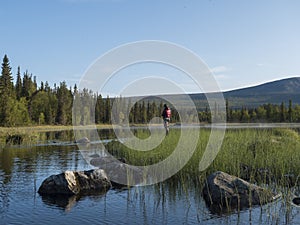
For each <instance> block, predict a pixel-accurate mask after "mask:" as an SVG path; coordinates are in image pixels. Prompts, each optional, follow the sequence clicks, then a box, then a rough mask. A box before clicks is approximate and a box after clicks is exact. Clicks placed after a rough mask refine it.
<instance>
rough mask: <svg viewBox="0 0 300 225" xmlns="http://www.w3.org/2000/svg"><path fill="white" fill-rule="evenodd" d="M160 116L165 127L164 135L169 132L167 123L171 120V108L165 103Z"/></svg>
mask: <svg viewBox="0 0 300 225" xmlns="http://www.w3.org/2000/svg"><path fill="white" fill-rule="evenodd" d="M162 117H163V120H164V127H165V129H166V135H168V134H169V123H170V120H171V109H170V108H169V107H168V106H167V104H164V110H163V112H162Z"/></svg>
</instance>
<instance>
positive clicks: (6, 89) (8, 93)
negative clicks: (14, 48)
mask: <svg viewBox="0 0 300 225" xmlns="http://www.w3.org/2000/svg"><path fill="white" fill-rule="evenodd" d="M0 96H1V98H0V125H1V126H13V125H14V123H15V121H14V115H13V108H14V106H15V104H16V95H15V91H14V84H13V77H12V74H11V67H10V65H9V59H8V57H7V55H5V56H4V58H3V63H2V71H1V76H0Z"/></svg>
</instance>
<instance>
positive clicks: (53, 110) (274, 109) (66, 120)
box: [0, 55, 300, 127]
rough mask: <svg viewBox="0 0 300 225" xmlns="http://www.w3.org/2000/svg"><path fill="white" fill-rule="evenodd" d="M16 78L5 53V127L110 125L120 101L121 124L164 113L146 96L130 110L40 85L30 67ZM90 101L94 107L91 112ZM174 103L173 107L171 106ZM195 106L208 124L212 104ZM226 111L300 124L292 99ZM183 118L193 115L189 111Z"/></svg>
mask: <svg viewBox="0 0 300 225" xmlns="http://www.w3.org/2000/svg"><path fill="white" fill-rule="evenodd" d="M13 80H14V79H13V75H12V72H11V67H10V62H9V58H8V56H7V55H4V57H3V61H2V71H1V75H0V96H1V98H0V126H2V127H15V126H18V127H20V126H29V125H71V124H72V119H73V120H74V119H75V120H76V124H80V125H87V124H92V123H93V122H94V123H96V124H111V123H112V118H111V117H112V115H111V114H112V104H113V103H117V104H118V107H117V112H114V113H115V114H116V115H115V116H116V118H114V119H115V122H116V123H122V122H123V121H124V119H125V118H124V116H125V115H127V114H128V116H129V118H128V121H129V123H131V124H132V123H134V124H145V123H148V122H149V121H150V120H151V119H152V118H153V117H160V116H161V112H162V109H163V104H164V102H163V100H162V99H160V98H157V99H154V98H152V99H148V100H147V98H145V99H142V100H140V101H138V102H136V103H135V104H133V107H132V108H131V109H130V112H129V113H128V112H124V110H125V109H126V108H127V107H125V106H128V104H130V101H131V99H130V98H122V97H115V98H110V97H109V96H107V97H105V98H103V97H102V95H101V94H98V93H94V92H92V91H90V90H87V89H83V90H78V89H77V86H76V84H75V85H74V87H73V88H72V87H68V86H67V84H66V82H65V81H62V82H60V83H59V85H56V84H54V87H50V86H49V83H48V82H47V81H45V82H43V81H42V82H41V83H40V85H38V84H37V81H36V76H33V75H32V74H30V73H29V72H28V71H27V70H26V71H25V72H23V76H21V69H20V67H18V69H17V74H16V82H15V83H14V82H13ZM75 98H78V99H79V100H80V102H81V104H82V105H81V107H80V108H78V109H75V110H76V111H77V112H78V113H77V114H76V115H72V107H73V101H74V99H75ZM91 104H92V105H93V106H94V110H91V107H90V106H91ZM200 104H202V105H200ZM169 105H170V107H171V108H172V104H169ZM195 105H196V107H197V109H198V118H189V119H188V121H191V122H193V121H195V120H197V119H198V120H200V122H208V123H209V122H210V121H211V116H212V115H211V112H210V110H209V109H208V107H207V103H197V102H195ZM75 107H76V106H75ZM215 107H218V106H215ZM126 110H127V109H126ZM172 111H173V113H172V118H171V122H180V121H181V120H182V118H180V116H179V115H178V112H177V111H176V109H173V108H172ZM226 113H227V117H226V119H227V122H300V106H299V105H293V104H292V102H291V100H290V101H289V104H288V105H287V106H286V105H285V103H282V104H281V105H275V104H267V103H266V104H264V105H261V106H258V107H255V108H247V107H242V108H240V109H234V108H231V107H230V103H229V102H228V100H226ZM72 116H73V117H72ZM181 116H187V117H192V116H191V115H190V114H189V110H188V109H186V113H185V114H184V115H181ZM93 118H94V120H93ZM185 121H187V120H186V119H185Z"/></svg>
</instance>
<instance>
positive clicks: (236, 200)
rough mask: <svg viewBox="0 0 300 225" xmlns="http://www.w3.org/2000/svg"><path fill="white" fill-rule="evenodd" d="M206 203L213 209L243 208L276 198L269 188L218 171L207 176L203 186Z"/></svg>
mask: <svg viewBox="0 0 300 225" xmlns="http://www.w3.org/2000/svg"><path fill="white" fill-rule="evenodd" d="M203 197H204V199H205V202H206V203H207V205H208V206H209V207H210V208H211V209H212V208H213V209H214V210H217V211H223V210H224V209H226V210H228V209H234V208H235V209H243V208H248V207H251V206H254V205H263V204H266V203H268V202H272V201H274V200H275V199H276V198H278V195H277V196H276V195H275V194H274V193H272V192H271V191H270V190H268V189H265V188H262V187H259V186H257V185H254V184H250V183H248V182H247V181H245V180H242V179H240V178H238V177H235V176H231V175H229V174H227V173H224V172H221V171H218V172H215V173H213V174H211V175H210V176H208V178H207V181H206V184H205V186H204V188H203Z"/></svg>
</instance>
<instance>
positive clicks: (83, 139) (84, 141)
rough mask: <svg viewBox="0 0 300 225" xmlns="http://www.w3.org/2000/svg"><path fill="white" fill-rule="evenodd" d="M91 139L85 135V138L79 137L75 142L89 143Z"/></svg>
mask: <svg viewBox="0 0 300 225" xmlns="http://www.w3.org/2000/svg"><path fill="white" fill-rule="evenodd" d="M90 142H91V141H90V140H89V139H88V138H87V137H84V138H81V139H78V140H76V141H75V143H77V144H87V143H90Z"/></svg>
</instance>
